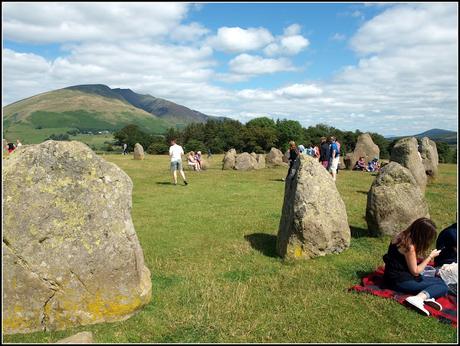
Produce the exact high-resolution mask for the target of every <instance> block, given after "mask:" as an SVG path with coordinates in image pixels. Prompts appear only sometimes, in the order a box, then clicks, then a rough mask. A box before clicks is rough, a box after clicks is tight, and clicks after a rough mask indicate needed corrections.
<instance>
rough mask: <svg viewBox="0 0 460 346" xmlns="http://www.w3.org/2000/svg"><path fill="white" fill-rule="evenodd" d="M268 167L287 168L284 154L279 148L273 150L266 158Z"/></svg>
mask: <svg viewBox="0 0 460 346" xmlns="http://www.w3.org/2000/svg"><path fill="white" fill-rule="evenodd" d="M265 163H266V164H267V166H287V165H288V164H287V163H285V162H284V161H283V153H282V152H281V150H279V149H277V148H271V149H270V152H269V153H268V154H267V156H266V157H265Z"/></svg>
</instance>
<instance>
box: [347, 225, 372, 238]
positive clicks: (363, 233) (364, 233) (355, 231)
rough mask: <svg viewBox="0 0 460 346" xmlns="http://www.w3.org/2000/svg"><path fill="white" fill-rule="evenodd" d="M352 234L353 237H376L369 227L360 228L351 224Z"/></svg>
mask: <svg viewBox="0 0 460 346" xmlns="http://www.w3.org/2000/svg"><path fill="white" fill-rule="evenodd" d="M350 231H351V236H352V237H353V238H362V237H371V238H375V236H374V235H373V234H372V232H371V231H369V230H368V229H367V228H360V227H355V226H350Z"/></svg>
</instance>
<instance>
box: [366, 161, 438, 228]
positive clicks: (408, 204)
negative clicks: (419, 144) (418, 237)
mask: <svg viewBox="0 0 460 346" xmlns="http://www.w3.org/2000/svg"><path fill="white" fill-rule="evenodd" d="M420 217H427V218H429V217H430V215H429V213H428V205H427V203H426V201H425V198H424V196H423V193H422V191H421V190H420V187H419V185H418V184H417V182H416V180H415V178H414V176H413V175H412V174H411V172H410V171H409V170H408V169H407V168H405V167H403V166H401V165H400V164H399V163H397V162H390V163H389V164H387V165H385V166H384V167H383V168H382V169H381V171H380V172H379V174H378V175H377V177H376V178H375V180H374V182H373V183H372V185H371V188H370V190H369V192H368V194H367V206H366V221H367V226H368V229H369V231H370V232H371V234H373V235H378V236H380V235H394V234H396V233H399V232H401V231H402V230H404V229H406V228H407V227H408V226H409V225H410V224H411V223H412V222H413V221H415V220H416V219H418V218H420Z"/></svg>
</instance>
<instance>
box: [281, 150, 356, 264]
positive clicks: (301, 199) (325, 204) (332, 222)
mask: <svg viewBox="0 0 460 346" xmlns="http://www.w3.org/2000/svg"><path fill="white" fill-rule="evenodd" d="M350 238H351V233H350V227H349V226H348V218H347V213H346V210H345V204H344V202H343V200H342V198H341V197H340V194H339V192H338V191H337V188H336V185H335V183H334V181H333V180H332V177H331V175H330V174H329V173H328V172H327V171H326V170H325V169H324V167H323V166H322V165H321V164H320V163H319V162H318V160H316V159H314V158H312V157H310V156H307V155H300V156H299V158H298V159H297V160H296V161H295V163H294V166H293V172H292V174H291V175H290V177H288V178H287V179H286V183H285V191H284V203H283V210H282V215H281V220H280V225H279V229H278V238H277V252H278V254H279V255H280V256H281V257H284V258H292V259H297V258H312V257H317V256H323V255H327V254H331V253H340V252H342V251H343V250H344V249H346V248H348V247H349V246H350Z"/></svg>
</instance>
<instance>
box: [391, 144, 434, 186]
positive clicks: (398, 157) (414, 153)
mask: <svg viewBox="0 0 460 346" xmlns="http://www.w3.org/2000/svg"><path fill="white" fill-rule="evenodd" d="M390 161H395V162H397V163H399V164H400V165H402V166H403V167H406V168H407V169H408V170H409V171H410V172H411V173H412V175H413V176H414V178H415V180H416V181H417V184H418V185H419V187H420V190H421V191H422V193H425V188H426V183H427V177H426V173H425V167H424V166H423V163H422V157H421V154H420V153H419V151H418V142H417V139H416V138H415V137H406V138H402V139H400V140H399V141H397V142H396V144H395V145H394V147H393V149H392V150H391V157H390Z"/></svg>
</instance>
